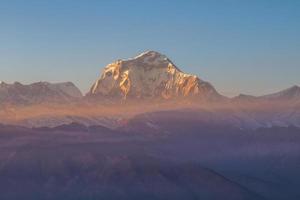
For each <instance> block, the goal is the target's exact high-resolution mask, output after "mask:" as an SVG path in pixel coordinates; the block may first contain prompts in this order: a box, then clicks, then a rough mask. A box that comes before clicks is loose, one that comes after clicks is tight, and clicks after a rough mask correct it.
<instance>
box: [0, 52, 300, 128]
mask: <svg viewBox="0 0 300 200" xmlns="http://www.w3.org/2000/svg"><path fill="white" fill-rule="evenodd" d="M0 106H1V109H0V119H1V121H2V122H3V123H13V124H20V125H25V126H30V127H32V126H38V127H40V126H51V127H52V126H58V125H62V124H68V123H72V122H77V123H82V124H85V125H105V126H107V127H110V128H111V127H118V126H120V123H121V125H122V122H123V121H124V120H125V121H126V120H128V119H129V118H130V119H131V118H132V117H135V116H136V115H139V114H143V113H149V112H150V113H151V112H159V111H168V110H180V112H175V113H173V114H174V115H192V116H193V114H192V112H190V110H193V111H196V112H197V113H198V115H196V118H197V117H199V115H201V117H200V118H201V119H206V121H209V122H210V123H211V122H214V123H220V122H222V123H223V124H224V123H225V122H226V123H225V124H230V125H233V126H234V127H241V128H249V127H250V128H257V127H269V126H290V125H295V126H300V117H299V116H300V87H298V86H293V87H291V88H288V89H286V90H283V91H280V92H277V93H274V94H269V95H264V96H251V95H244V94H241V95H239V96H237V97H233V98H229V97H225V96H223V95H221V94H219V93H218V92H217V90H216V89H215V88H214V87H213V86H212V84H210V83H209V82H207V81H204V80H202V79H200V78H199V77H197V76H195V75H191V74H187V73H184V72H183V71H181V70H180V69H179V68H178V67H177V66H176V65H175V64H174V63H173V62H172V61H171V60H170V59H169V58H168V57H166V56H165V55H162V54H160V53H158V52H155V51H147V52H144V53H142V54H140V55H138V56H136V57H134V58H130V59H126V60H118V61H115V62H113V63H111V64H109V65H107V66H106V67H105V68H104V70H103V72H102V74H101V75H100V77H99V78H98V79H97V80H96V81H95V83H94V84H93V85H92V86H91V89H90V90H89V91H88V92H87V94H86V95H82V93H81V92H80V90H79V89H78V88H77V87H76V86H75V85H74V84H73V83H71V82H65V83H48V82H37V83H33V84H29V85H23V84H21V83H19V82H15V83H13V84H7V83H4V82H0ZM182 111H184V112H182ZM207 119H210V120H207ZM147 124H148V125H149V124H151V123H148V122H147ZM154 126H155V124H154Z"/></svg>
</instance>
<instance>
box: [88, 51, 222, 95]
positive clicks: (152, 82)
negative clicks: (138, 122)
mask: <svg viewBox="0 0 300 200" xmlns="http://www.w3.org/2000/svg"><path fill="white" fill-rule="evenodd" d="M87 95H88V96H93V97H113V98H119V99H154V98H158V99H172V98H187V97H196V98H200V99H210V100H211V99H218V98H219V97H221V95H220V94H218V93H217V91H216V90H215V89H214V87H213V86H212V85H211V84H210V83H208V82H205V81H202V80H200V79H199V78H198V77H197V76H195V75H190V74H186V73H184V72H182V71H181V70H180V69H179V68H178V67H177V66H176V65H175V64H174V63H173V62H172V61H171V60H170V59H168V58H167V57H166V56H165V55H162V54H160V53H158V52H155V51H147V52H144V53H142V54H140V55H138V56H136V57H134V58H131V59H127V60H118V61H116V62H113V63H111V64H109V65H107V66H106V67H105V68H104V70H103V73H102V74H101V76H100V78H99V79H98V80H97V81H96V82H95V83H94V84H93V86H92V88H91V89H90V91H89V93H88V94H87Z"/></svg>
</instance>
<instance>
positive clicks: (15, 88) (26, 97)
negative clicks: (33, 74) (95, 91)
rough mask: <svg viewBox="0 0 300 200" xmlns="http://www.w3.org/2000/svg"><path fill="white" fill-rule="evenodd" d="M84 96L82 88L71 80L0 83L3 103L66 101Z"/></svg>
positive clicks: (0, 101)
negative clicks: (26, 83) (27, 83)
mask: <svg viewBox="0 0 300 200" xmlns="http://www.w3.org/2000/svg"><path fill="white" fill-rule="evenodd" d="M81 97H82V94H81V92H80V90H79V89H78V88H77V87H76V86H75V85H74V84H73V83H71V82H65V83H54V84H51V83H48V82H37V83H32V84H29V85H23V84H21V83H19V82H15V83H13V84H7V83H4V82H1V83H0V103H1V104H3V103H4V104H34V103H49V102H66V101H72V100H75V99H79V98H81Z"/></svg>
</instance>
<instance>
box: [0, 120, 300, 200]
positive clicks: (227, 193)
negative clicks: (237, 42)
mask: <svg viewBox="0 0 300 200" xmlns="http://www.w3.org/2000/svg"><path fill="white" fill-rule="evenodd" d="M170 120H171V119H170ZM142 123H143V121H138V120H135V122H134V127H135V130H136V132H132V131H129V130H131V129H130V128H129V127H128V126H131V124H133V123H128V124H127V125H126V126H127V127H126V128H125V127H124V129H120V130H110V129H107V128H104V127H99V126H94V127H86V126H83V125H80V124H70V125H64V126H60V127H56V128H39V129H28V128H22V127H15V126H1V127H0V199H1V200H19V199H22V200H24V199H26V200H27V199H30V200H35V199H37V200H40V199H49V200H52V199H55V200H60V199H61V200H68V199H72V200H73V199H78V200H79V199H80V200H81V199H82V200H86V199H91V200H92V199H95V200H96V199H97V200H98V199H130V200H133V199H151V200H152V199H187V200H189V199H204V200H206V199H207V200H210V199H212V200H215V199H216V200H218V199H230V200H244V199H253V200H257V199H272V200H274V199H275V200H276V199H278V200H279V199H282V200H283V199H290V200H293V199H295V200H297V199H299V197H300V192H299V190H298V188H299V185H300V173H299V170H298V169H299V166H300V153H299V152H300V145H299V144H300V130H299V129H297V128H294V127H289V128H276V127H274V128H266V129H258V130H256V131H253V130H252V131H251V130H247V131H242V130H239V129H236V128H233V127H218V126H215V127H214V128H212V127H205V126H201V125H197V124H186V126H181V127H182V129H177V131H173V132H172V133H171V134H170V133H168V132H164V133H161V134H158V132H157V129H156V131H154V130H151V129H147V131H145V132H144V129H139V127H142V128H143V127H144V125H143V124H142ZM172 123H176V121H173V122H172V121H170V123H169V124H170V127H173V126H171V125H172ZM158 125H160V124H158ZM161 126H162V125H161ZM163 127H164V130H168V127H167V125H166V124H164V125H163ZM125 130H126V131H125Z"/></svg>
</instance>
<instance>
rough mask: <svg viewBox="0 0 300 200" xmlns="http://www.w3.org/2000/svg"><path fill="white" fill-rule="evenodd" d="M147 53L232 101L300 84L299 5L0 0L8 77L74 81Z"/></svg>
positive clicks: (3, 73) (1, 68)
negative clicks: (152, 52) (164, 58)
mask: <svg viewBox="0 0 300 200" xmlns="http://www.w3.org/2000/svg"><path fill="white" fill-rule="evenodd" d="M145 50H156V51H159V52H162V53H163V54H166V55H167V56H168V57H169V58H170V59H171V60H172V61H173V62H174V63H175V64H176V65H177V66H178V67H179V68H181V69H182V70H183V71H185V72H189V73H194V74H197V75H199V76H200V78H202V79H204V80H207V81H209V82H211V83H212V84H213V85H214V86H215V87H216V89H217V90H218V91H219V92H221V93H222V94H225V95H229V96H233V95H237V94H239V93H247V94H253V95H260V94H264V93H270V92H274V91H278V90H281V89H284V88H287V87H290V86H292V85H296V84H297V85H299V84H300V1H298V0H218V1H217V0H207V1H200V0H181V1H179V0H97V1H96V0H81V1H79V0H26V1H25V0H19V1H17V0H0V80H3V81H6V82H14V81H20V82H23V83H31V82H35V81H40V80H43V81H51V82H59V81H72V82H74V83H75V84H76V85H77V86H78V87H79V88H80V89H81V90H82V91H83V92H84V93H85V92H86V91H87V90H88V89H89V87H90V85H91V84H92V82H93V81H94V80H95V79H96V78H97V77H98V76H99V74H100V71H101V69H102V68H103V67H104V66H105V65H106V64H108V63H110V62H112V61H114V60H116V59H119V58H127V57H133V56H135V55H136V54H139V53H141V52H143V51H145Z"/></svg>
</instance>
